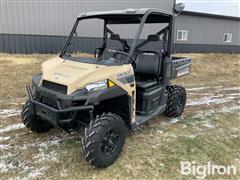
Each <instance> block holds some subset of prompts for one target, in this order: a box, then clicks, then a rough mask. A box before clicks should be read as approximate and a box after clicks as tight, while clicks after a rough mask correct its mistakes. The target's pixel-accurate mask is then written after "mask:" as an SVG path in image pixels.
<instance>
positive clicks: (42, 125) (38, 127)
mask: <svg viewBox="0 0 240 180" xmlns="http://www.w3.org/2000/svg"><path fill="white" fill-rule="evenodd" d="M21 116H22V122H23V124H24V125H25V126H26V128H28V129H30V130H31V131H33V132H37V133H44V132H47V131H49V130H50V129H52V128H53V125H52V124H50V123H48V122H47V121H43V120H42V119H41V118H40V117H38V116H36V115H34V114H33V113H32V112H31V111H30V102H29V101H27V102H26V103H25V104H24V105H23V110H22V112H21Z"/></svg>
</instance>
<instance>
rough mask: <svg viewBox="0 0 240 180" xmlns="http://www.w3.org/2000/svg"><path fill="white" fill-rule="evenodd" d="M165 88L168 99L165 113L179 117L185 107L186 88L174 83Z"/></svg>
mask: <svg viewBox="0 0 240 180" xmlns="http://www.w3.org/2000/svg"><path fill="white" fill-rule="evenodd" d="M167 90H168V100H167V107H166V110H165V115H166V116H169V117H179V116H181V115H182V113H183V111H184V108H185V104H186V99H187V93H186V90H185V88H184V87H181V86H176V85H174V86H172V85H171V86H169V87H168V89H167Z"/></svg>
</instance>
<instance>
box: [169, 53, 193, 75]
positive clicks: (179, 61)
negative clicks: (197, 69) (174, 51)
mask: <svg viewBox="0 0 240 180" xmlns="http://www.w3.org/2000/svg"><path fill="white" fill-rule="evenodd" d="M191 68H192V59H191V58H184V57H172V70H171V79H176V78H178V77H181V76H185V75H187V74H189V73H190V72H191Z"/></svg>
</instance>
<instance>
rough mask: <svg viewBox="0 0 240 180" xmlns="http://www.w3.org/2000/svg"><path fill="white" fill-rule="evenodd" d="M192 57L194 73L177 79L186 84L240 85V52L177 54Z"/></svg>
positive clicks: (178, 81)
mask: <svg viewBox="0 0 240 180" xmlns="http://www.w3.org/2000/svg"><path fill="white" fill-rule="evenodd" d="M177 56H180V57H191V58H192V61H193V64H192V73H191V75H190V76H186V77H184V78H182V79H179V80H177V81H176V83H182V84H184V85H185V86H193V85H194V86H196V85H197V86H201V85H239V84H240V54H213V53H212V54H177Z"/></svg>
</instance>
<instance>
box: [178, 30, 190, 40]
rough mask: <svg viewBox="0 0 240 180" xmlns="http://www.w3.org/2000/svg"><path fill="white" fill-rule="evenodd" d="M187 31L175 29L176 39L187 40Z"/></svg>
mask: <svg viewBox="0 0 240 180" xmlns="http://www.w3.org/2000/svg"><path fill="white" fill-rule="evenodd" d="M187 38H188V31H187V30H178V31H177V40H178V41H187Z"/></svg>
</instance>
